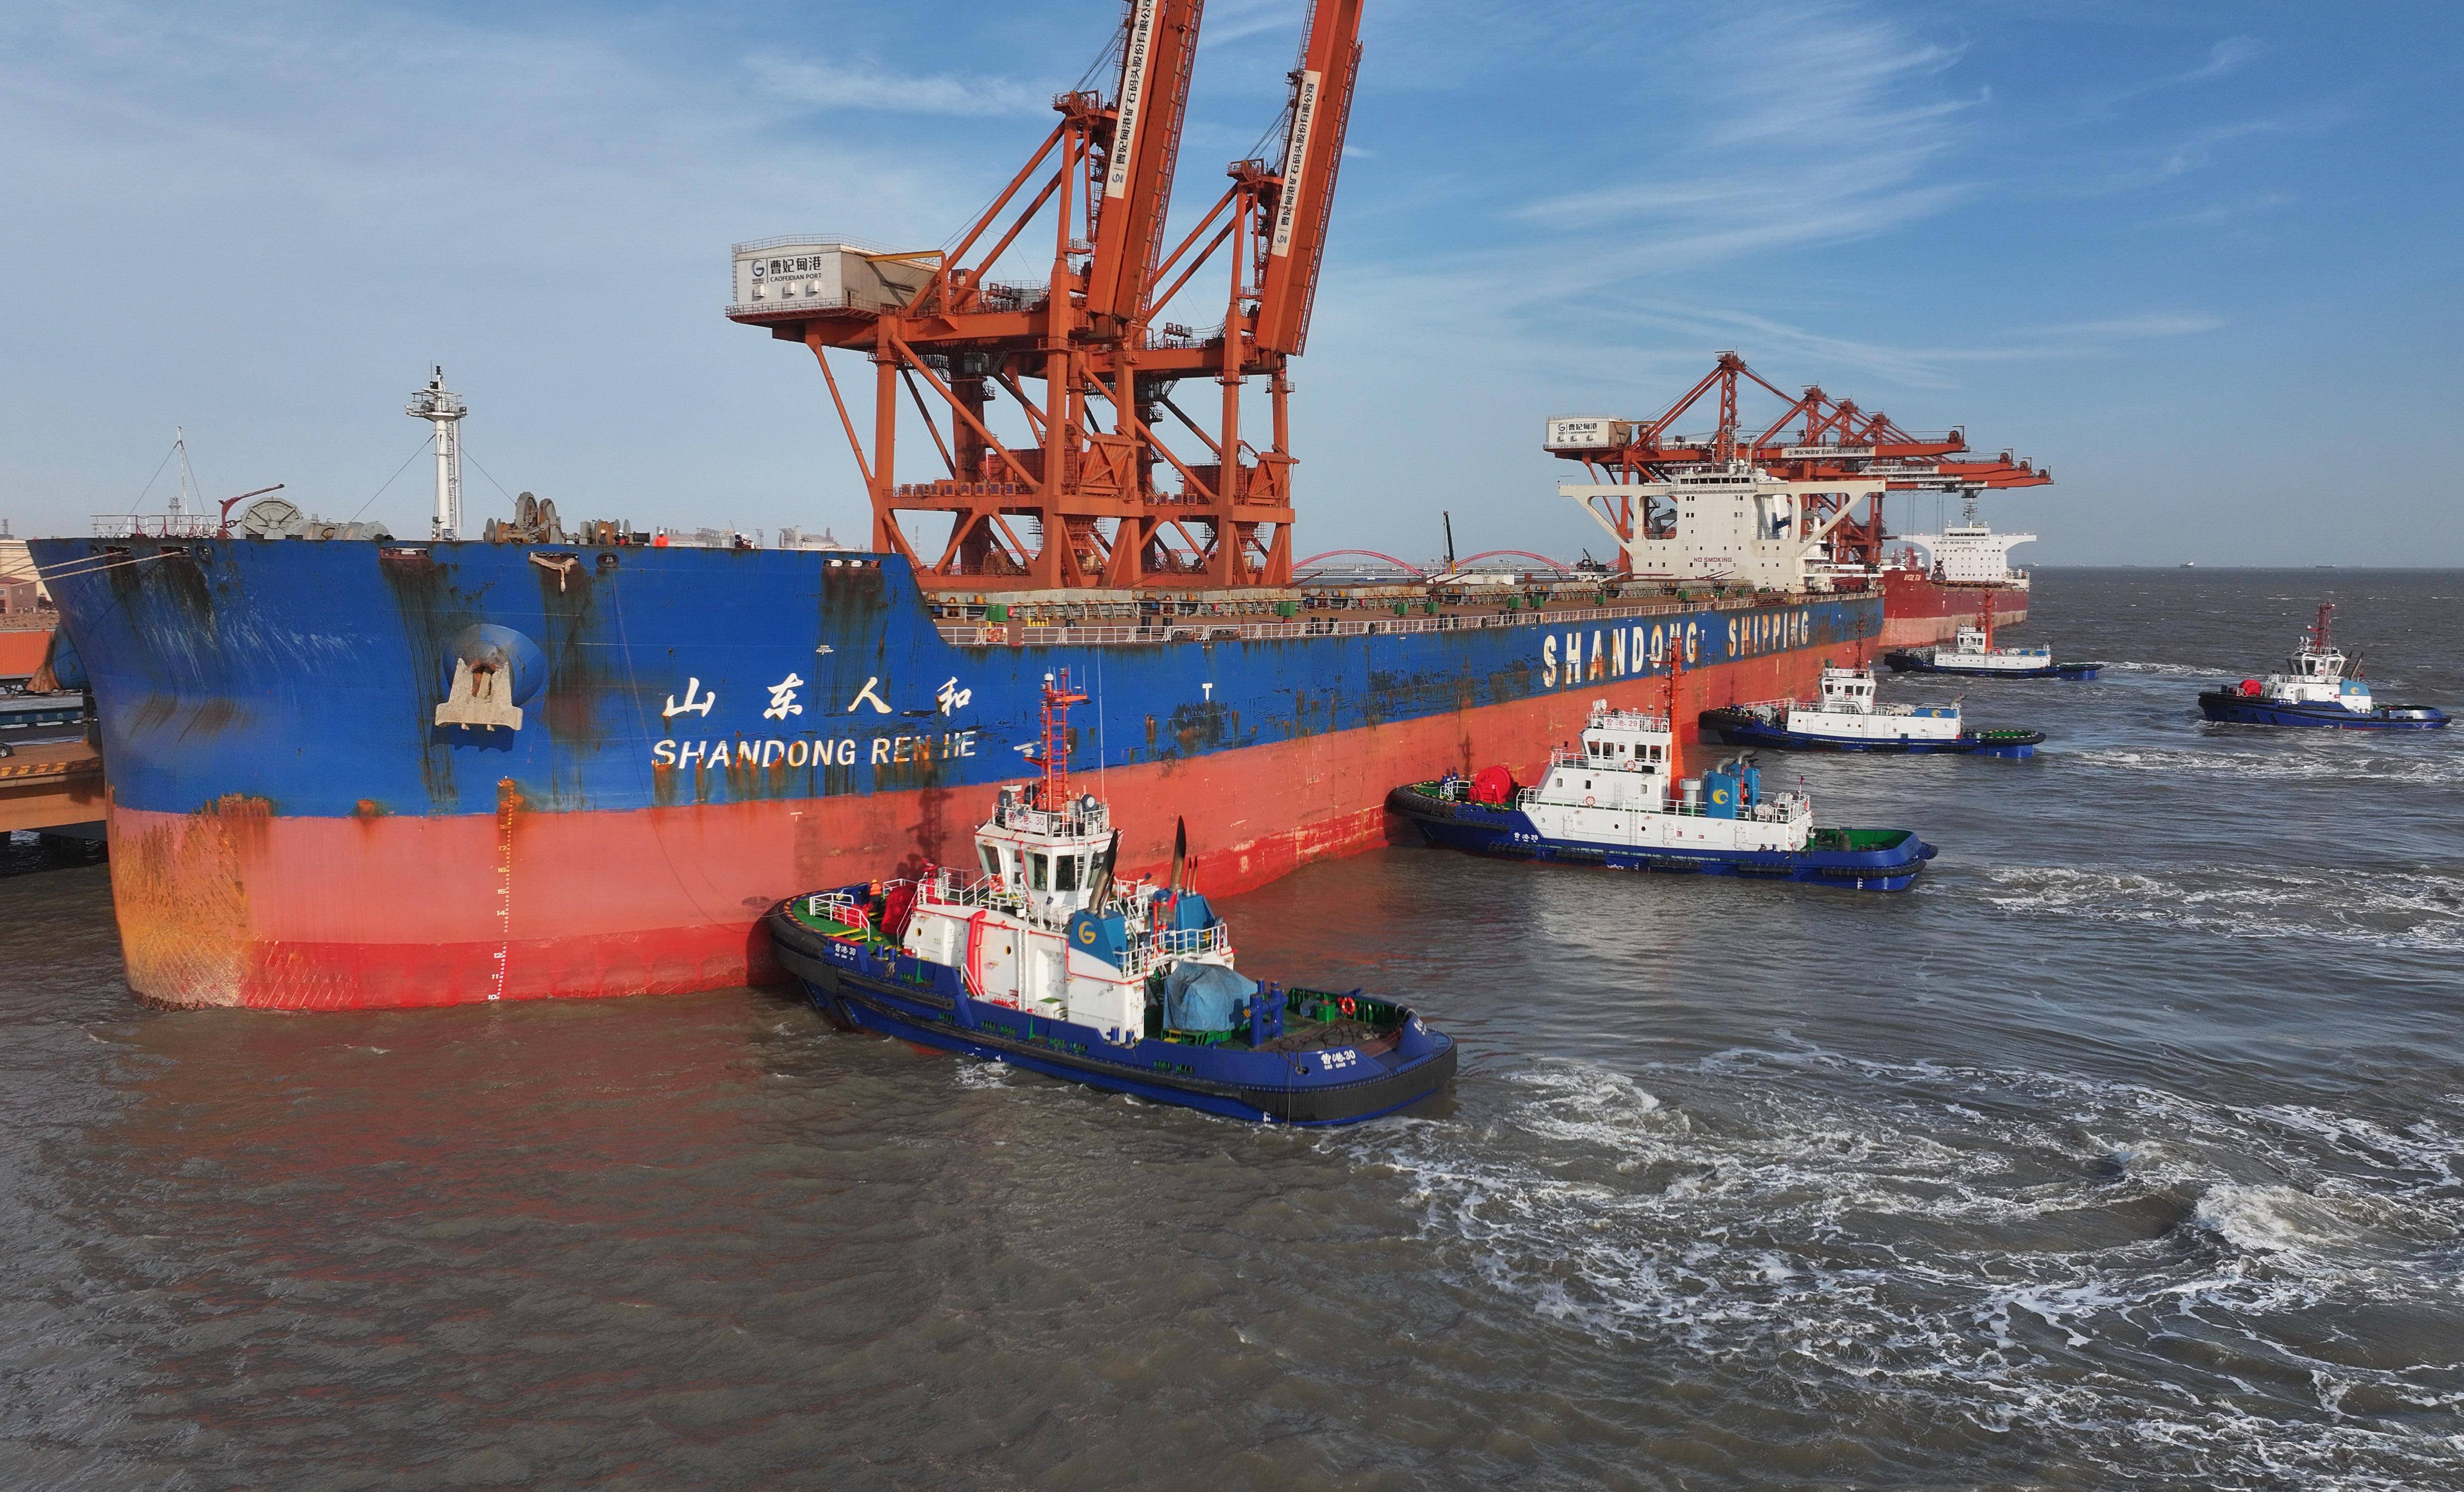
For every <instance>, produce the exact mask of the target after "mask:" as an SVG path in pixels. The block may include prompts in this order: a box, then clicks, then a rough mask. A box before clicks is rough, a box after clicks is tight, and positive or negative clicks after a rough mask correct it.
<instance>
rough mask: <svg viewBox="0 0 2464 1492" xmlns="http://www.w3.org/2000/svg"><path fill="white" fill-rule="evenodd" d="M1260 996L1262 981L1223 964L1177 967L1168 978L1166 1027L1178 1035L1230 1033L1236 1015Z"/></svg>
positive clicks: (1166, 986) (1165, 989)
mask: <svg viewBox="0 0 2464 1492" xmlns="http://www.w3.org/2000/svg"><path fill="white" fill-rule="evenodd" d="M1256 993H1258V981H1257V980H1255V979H1251V978H1244V977H1243V976H1241V975H1239V974H1236V973H1234V972H1233V971H1232V970H1230V969H1226V968H1224V967H1223V966H1222V965H1221V964H1210V963H1184V964H1175V965H1174V966H1173V971H1172V973H1170V974H1168V975H1166V976H1164V981H1163V1023H1164V1024H1165V1025H1166V1026H1169V1027H1171V1028H1172V1029H1173V1030H1175V1031H1229V1030H1231V1029H1232V1027H1233V1026H1234V1025H1235V1024H1236V1023H1237V1022H1236V1021H1235V1020H1233V1017H1232V1012H1233V1011H1234V1010H1235V1009H1236V1008H1238V1007H1239V1006H1240V1005H1242V1004H1243V1003H1244V1002H1245V1001H1246V1000H1247V999H1248V998H1249V997H1250V996H1252V995H1255V994H1256Z"/></svg>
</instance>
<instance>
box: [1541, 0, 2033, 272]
mask: <svg viewBox="0 0 2464 1492" xmlns="http://www.w3.org/2000/svg"><path fill="white" fill-rule="evenodd" d="M1669 50H1670V51H1671V52H1673V53H1678V54H1681V55H1683V56H1686V57H1693V58H1700V57H1751V58H1752V59H1753V62H1752V65H1751V69H1750V71H1751V74H1752V85H1751V86H1749V87H1739V88H1726V87H1723V88H1721V89H1718V90H1717V91H1716V92H1715V93H1711V94H1706V93H1705V92H1704V91H1703V90H1702V88H1701V82H1702V79H1703V77H1705V75H1704V73H1703V72H1702V71H1701V69H1700V68H1699V67H1698V66H1689V67H1686V68H1683V69H1674V68H1672V69H1669V70H1667V71H1666V73H1665V74H1664V75H1654V74H1652V73H1650V72H1649V71H1645V72H1644V73H1643V74H1642V75H1641V76H1640V77H1639V78H1638V83H1637V87H1636V94H1637V98H1636V99H1635V102H1636V104H1638V105H1639V106H1640V107H1639V111H1638V113H1639V117H1640V118H1643V119H1647V120H1652V121H1661V123H1662V127H1663V128H1664V123H1665V121H1669V120H1672V119H1674V120H1681V121H1688V122H1686V123H1684V124H1683V129H1682V132H1681V133H1680V134H1679V135H1678V136H1677V138H1675V139H1673V140H1669V139H1665V138H1657V137H1656V138H1654V139H1653V140H1652V142H1651V144H1652V147H1653V148H1651V149H1650V150H1649V151H1648V152H1645V151H1643V150H1640V149H1638V150H1634V151H1632V152H1620V151H1618V150H1616V149H1614V148H1611V149H1595V151H1593V152H1591V154H1592V155H1593V156H1594V158H1595V160H1596V161H1598V162H1599V163H1601V165H1603V166H1606V167H1607V169H1606V170H1603V171H1601V172H1600V173H1599V174H1611V173H1615V174H1619V175H1622V176H1623V178H1624V179H1621V180H1615V181H1613V182H1612V183H1611V184H1609V185H1605V186H1599V187H1587V188H1585V189H1583V190H1579V191H1573V192H1562V193H1558V194H1555V195H1551V196H1547V197H1542V198H1538V199H1536V200H1533V201H1529V202H1527V203H1525V204H1523V205H1521V206H1520V207H1517V208H1512V209H1510V210H1509V211H1508V213H1507V217H1508V218H1509V219H1510V220H1514V221H1519V222H1523V223H1528V224H1530V225H1532V226H1533V227H1535V228H1540V229H1545V230H1548V231H1549V233H1550V234H1551V240H1550V244H1549V246H1548V249H1547V251H1546V256H1547V257H1548V259H1549V260H1550V261H1551V262H1552V263H1553V265H1554V266H1555V269H1554V270H1553V271H1549V270H1544V271H1542V272H1541V273H1540V274H1537V275H1535V276H1534V277H1532V278H1530V279H1528V280H1526V281H1525V283H1526V285H1527V286H1528V287H1529V289H1530V290H1531V291H1533V292H1535V293H1537V294H1539V295H1542V296H1547V295H1551V294H1555V293H1561V292H1569V291H1573V290H1574V289H1576V288H1584V289H1588V290H1592V291H1596V290H1597V288H1598V287H1599V286H1600V285H1601V284H1602V283H1603V282H1604V281H1605V282H1614V281H1617V280H1623V279H1631V278H1635V277H1638V276H1642V275H1649V274H1667V273H1670V272H1674V271H1678V270H1683V269H1687V268H1691V267H1695V266H1700V265H1705V264H1711V263H1716V262H1721V261H1726V260H1733V259H1735V258H1738V257H1740V256H1745V255H1751V254H1757V253H1765V252H1774V251H1779V250H1785V249H1789V248H1793V247H1799V246H1804V245H1810V244H1820V243H1838V242H1845V241H1848V240H1853V239H1858V238H1864V237H1870V236H1872V235H1874V234H1877V233H1882V232H1887V231H1890V230H1894V229H1898V228H1902V227H1904V226H1906V225H1908V224H1911V223H1915V222H1919V221H1922V220H1924V219H1925V218H1929V217H1932V216H1935V215H1937V214H1939V213H1941V212H1943V211H1945V210H1947V208H1950V207H1952V206H1953V205H1954V204H1956V203H1957V202H1959V201H1960V200H1961V199H1962V198H1964V197H1965V196H1967V195H1968V194H1969V192H1970V190H1972V187H1970V185H1969V184H1968V183H1965V182H1961V181H1958V180H1953V179H1949V178H1948V177H1947V174H1946V172H1945V169H1944V167H1945V165H1946V163H1947V161H1948V160H1949V159H1950V158H1951V157H1952V156H1953V155H1954V153H1955V151H1956V148H1957V146H1958V145H1959V143H1960V141H1961V137H1962V128H1963V126H1962V121H1963V117H1964V116H1966V115H1967V114H1969V112H1970V111H1971V110H1973V109H1975V108H1976V107H1977V106H1978V105H1980V104H1981V103H1983V102H1985V101H1986V99H1987V98H1988V97H1989V96H1988V95H1987V94H1986V93H1984V92H1983V91H1981V90H1980V91H1975V92H1971V93H1968V94H1964V95H1956V94H1950V93H1947V92H1946V91H1944V89H1943V87H1942V86H1941V84H1942V79H1943V77H1944V75H1945V74H1947V72H1948V71H1949V70H1950V69H1951V68H1952V67H1953V66H1955V65H1956V63H1957V62H1958V60H1959V51H1958V49H1956V48H1954V47H1950V46H1947V45H1944V44H1942V43H1939V42H1934V41H1928V40H1926V39H1924V38H1923V37H1920V36H1918V35H1916V34H1914V33H1911V32H1910V31H1909V30H1908V29H1907V28H1905V27H1903V26H1902V25H1900V24H1899V23H1897V22H1894V21H1890V20H1886V19H1874V18H1870V17H1865V16H1860V15H1858V14H1855V13H1853V12H1849V11H1842V10H1839V9H1837V8H1835V7H1831V6H1794V7H1788V8H1783V9H1777V10H1764V11H1753V12H1750V13H1744V14H1733V15H1730V16H1728V17H1727V18H1726V19H1723V20H1721V21H1719V22H1717V23H1716V24H1714V25H1712V26H1711V27H1709V28H1708V29H1707V30H1706V31H1705V32H1704V33H1701V34H1699V35H1695V36H1688V37H1683V38H1681V39H1680V42H1679V44H1678V45H1676V46H1673V47H1671V48H1670V49H1669ZM1689 85H1690V86H1689ZM1611 117H1615V115H1614V113H1613V114H1612V115H1611ZM1697 121H1699V122H1697ZM1629 155H1630V156H1631V157H1632V158H1637V159H1648V160H1650V161H1651V162H1653V163H1654V165H1653V166H1652V167H1649V168H1629V169H1627V170H1624V171H1622V172H1619V171H1617V168H1616V167H1615V166H1609V165H1608V163H1612V162H1616V161H1618V160H1620V159H1621V158H1624V157H1627V156H1629Z"/></svg>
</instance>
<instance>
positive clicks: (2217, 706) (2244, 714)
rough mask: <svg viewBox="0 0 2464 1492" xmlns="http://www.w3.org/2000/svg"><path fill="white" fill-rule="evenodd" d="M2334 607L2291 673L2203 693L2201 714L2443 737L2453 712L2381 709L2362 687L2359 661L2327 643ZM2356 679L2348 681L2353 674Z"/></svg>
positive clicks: (2327, 606) (2322, 612)
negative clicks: (2430, 733) (2348, 674)
mask: <svg viewBox="0 0 2464 1492" xmlns="http://www.w3.org/2000/svg"><path fill="white" fill-rule="evenodd" d="M2335 611H2336V605H2335V603H2333V602H2327V603H2322V604H2321V606H2320V607H2319V621H2318V623H2317V625H2313V626H2312V627H2311V628H2310V629H2309V630H2308V631H2307V632H2305V633H2303V634H2302V638H2301V647H2300V649H2299V651H2297V652H2296V653H2294V655H2293V656H2292V657H2291V658H2289V659H2287V660H2285V666H2284V667H2285V671H2284V672H2282V673H2271V674H2269V675H2268V676H2267V677H2266V678H2264V679H2244V680H2242V681H2241V682H2240V683H2239V684H2235V685H2228V686H2226V687H2224V688H2222V689H2211V690H2205V691H2201V692H2200V694H2199V712H2200V713H2202V714H2204V715H2206V716H2207V717H2208V718H2209V719H2211V720H2221V721H2225V722H2228V723H2230V724H2234V725H2323V726H2331V727H2334V728H2336V729H2338V730H2345V731H2443V730H2445V729H2446V728H2447V712H2445V711H2443V710H2439V709H2435V708H2433V707H2431V706H2430V705H2380V704H2374V703H2372V702H2371V699H2370V687H2369V686H2368V685H2367V684H2365V683H2363V682H2362V679H2361V671H2362V670H2361V664H2360V660H2359V659H2358V658H2352V659H2348V658H2346V657H2345V656H2344V654H2343V652H2342V651H2341V650H2340V649H2338V648H2337V647H2334V646H2333V645H2332V644H2330V643H2329V642H2328V640H2327V626H2328V623H2329V621H2330V620H2331V619H2332V618H2333V617H2334V615H2335ZM2347 669H2350V676H2349V677H2348V676H2347V672H2346V670H2347Z"/></svg>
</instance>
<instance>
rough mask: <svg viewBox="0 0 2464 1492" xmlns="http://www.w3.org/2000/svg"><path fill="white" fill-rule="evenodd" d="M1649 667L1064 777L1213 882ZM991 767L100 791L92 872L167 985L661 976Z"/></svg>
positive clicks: (1759, 671)
mask: <svg viewBox="0 0 2464 1492" xmlns="http://www.w3.org/2000/svg"><path fill="white" fill-rule="evenodd" d="M1821 664H1822V659H1821V657H1820V656H1819V655H1818V654H1816V653H1815V652H1814V651H1812V650H1800V651H1797V652H1793V653H1784V654H1778V655H1774V656H1768V657H1762V658H1753V659H1746V660H1742V661H1738V662H1734V663H1727V664H1721V665H1717V666H1714V667H1710V668H1706V669H1704V670H1703V671H1701V672H1699V673H1692V674H1688V675H1686V676H1685V678H1684V680H1683V683H1682V684H1681V686H1680V694H1681V698H1680V701H1679V710H1678V716H1679V719H1680V721H1681V722H1683V733H1684V735H1686V736H1687V737H1688V738H1690V737H1691V736H1692V735H1693V726H1692V722H1693V720H1694V717H1695V715H1696V714H1697V713H1699V712H1700V711H1702V710H1704V709H1707V708H1710V707H1712V706H1715V705H1725V704H1732V703H1735V702H1738V701H1741V700H1755V699H1768V698H1772V697H1776V696H1779V695H1783V694H1792V693H1807V692H1811V691H1812V689H1813V687H1814V683H1815V675H1816V674H1817V673H1818V671H1819V670H1820V668H1821ZM1664 689H1665V685H1664V683H1663V682H1662V681H1661V680H1657V679H1625V680H1618V681H1616V682H1614V683H1611V682H1600V681H1594V682H1591V683H1588V684H1585V685H1583V686H1579V687H1576V688H1573V689H1569V690H1567V691H1563V692H1560V693H1555V694H1551V695H1546V696H1542V697H1539V698H1534V699H1528V700H1521V701H1517V702H1514V703H1511V704H1505V705H1493V706H1487V707H1485V708H1481V709H1473V710H1464V711H1459V712H1455V713H1448V714H1441V715H1433V716H1430V717H1427V718H1425V719H1420V720H1414V721H1409V722H1404V723H1400V724H1393V725H1379V726H1374V727H1369V728H1366V729H1362V730H1357V731H1348V732H1343V733H1340V734H1336V735H1322V736H1310V737H1305V738H1302V739H1298V740H1293V741H1287V742H1282V743H1278V744H1275V745H1269V746H1257V747H1250V748H1247V749H1245V750H1241V751H1234V752H1225V753H1221V754H1218V755H1213V756H1206V757H1196V758H1193V759H1190V760H1185V761H1169V762H1157V763H1147V764H1142V765H1139V766H1134V767H1116V768H1113V769H1111V771H1110V772H1108V773H1106V774H1104V775H1102V777H1100V778H1087V779H1083V780H1087V781H1088V783H1089V786H1090V787H1093V788H1095V789H1096V790H1097V791H1100V792H1101V793H1103V794H1104V796H1105V797H1106V798H1107V799H1109V800H1110V801H1111V805H1112V814H1113V818H1114V820H1115V822H1117V823H1120V824H1122V825H1123V840H1122V862H1123V865H1124V867H1128V868H1130V869H1133V870H1134V869H1136V868H1139V867H1144V868H1146V869H1148V870H1151V871H1155V870H1160V869H1161V868H1162V867H1163V866H1164V865H1165V864H1166V862H1167V861H1168V859H1169V857H1170V854H1171V845H1172V838H1173V826H1174V823H1175V821H1176V819H1177V818H1180V817H1184V816H1185V817H1186V818H1187V820H1188V823H1189V831H1190V838H1191V849H1192V854H1193V859H1194V867H1195V876H1194V879H1195V880H1196V882H1197V884H1198V885H1199V887H1200V888H1202V889H1205V890H1206V891H1208V892H1209V893H1211V894H1215V895H1228V894H1233V893H1237V892H1240V891H1243V890H1248V889H1253V888H1255V887H1258V886H1262V885H1265V883H1266V882H1268V881H1272V880H1274V879H1276V878H1277V877H1279V876H1282V875H1284V874H1286V873H1287V872H1288V871H1290V870H1292V869H1294V868H1296V867H1300V866H1303V865H1307V864H1309V863H1310V862H1312V861H1316V860H1325V859H1331V858H1333V857H1336V856H1341V855H1349V854H1354V853H1357V852H1359V851H1361V850H1364V849H1368V848H1371V847H1373V846H1375V845H1381V844H1384V843H1386V842H1387V837H1388V827H1387V819H1386V812H1385V809H1384V806H1383V803H1384V800H1385V796H1386V792H1387V790H1388V789H1389V788H1391V787H1393V786H1395V785H1396V784H1397V783H1399V782H1408V781H1416V780H1419V779H1425V778H1429V777H1433V776H1436V775H1438V774H1439V773H1441V772H1443V771H1445V770H1446V769H1447V768H1449V767H1451V768H1454V769H1457V770H1459V771H1465V772H1468V771H1472V770H1475V769H1477V768H1479V767H1482V766H1485V765H1488V764H1490V763H1493V762H1504V763H1506V764H1507V765H1509V766H1511V767H1512V768H1513V769H1514V770H1515V771H1516V773H1517V774H1518V775H1519V776H1524V777H1526V778H1529V777H1532V776H1536V775H1537V772H1538V770H1539V769H1540V768H1541V767H1542V766H1543V765H1545V763H1546V762H1547V759H1548V753H1549V749H1550V747H1551V745H1554V744H1559V743H1562V742H1565V741H1569V740H1572V739H1573V738H1574V736H1575V735H1577V734H1579V732H1580V731H1581V728H1582V723H1583V718H1584V714H1585V712H1586V710H1587V708H1588V706H1589V702H1590V701H1591V700H1593V699H1595V698H1600V697H1603V696H1605V697H1607V698H1609V699H1611V700H1612V701H1614V702H1616V703H1617V704H1619V705H1622V706H1625V707H1628V708H1642V707H1652V708H1655V709H1656V708H1657V707H1658V706H1659V705H1660V703H1661V699H1662V697H1663V691H1664ZM995 791H996V789H995V788H994V787H993V786H990V785H986V786H980V787H965V788H953V789H946V790H940V789H935V790H927V791H922V792H906V793H891V794H874V795H870V796H866V797H843V798H815V799H778V800H756V801H747V802H734V803H713V804H696V805H690V806H677V807H666V808H644V809H635V810H628V811H621V812H616V811H611V812H571V813H557V812H543V811H535V810H532V809H530V808H528V807H527V806H526V805H525V804H524V803H523V802H522V801H521V799H520V797H519V795H518V793H517V791H515V789H514V787H513V785H512V784H511V783H510V782H508V783H506V784H505V785H504V789H503V792H502V795H501V801H500V803H499V807H498V811H497V812H496V813H495V815H494V816H493V817H477V816H458V817H454V818H449V819H422V818H411V817H407V816H402V817H396V816H390V815H376V816H370V817H366V818H351V819H312V818H282V817H277V816H275V815H274V814H273V813H271V812H270V811H269V809H268V807H267V805H266V804H265V803H264V802H262V801H257V800H248V799H228V800H225V801H222V802H221V803H218V804H216V805H214V806H212V807H210V808H208V809H204V810H201V811H198V812H195V813H189V814H168V813H158V812H148V811H143V810H139V809H133V808H126V807H121V806H118V805H115V806H114V807H113V809H112V812H111V817H110V832H111V852H112V865H113V876H112V890H113V896H114V900H115V902H116V904H117V909H118V911H119V917H120V928H121V947H122V950H123V954H124V956H125V958H126V962H127V972H128V982H129V984H130V985H131V986H132V987H133V988H135V989H136V991H137V992H138V994H139V995H141V996H143V997H144V998H147V999H149V1000H152V1001H154V1002H156V1003H160V1004H168V1005H183V1006H192V1005H239V1006H249V1007H253V1008H258V1009H275V1010H367V1009H394V1008H402V1007H408V1006H419V1005H452V1004H468V1003H475V1002H480V1001H486V1000H493V999H535V998H548V997H592V996H606V995H633V994H674V993H681V992H685V991H690V990H703V989H716V988H723V987H726V986H730V985H736V984H743V983H747V982H766V981H771V980H775V979H777V978H778V977H780V974H779V970H778V968H777V965H776V964H775V963H774V962H773V960H772V958H771V955H770V950H769V945H768V943H767V942H766V940H765V939H764V938H763V936H762V935H761V933H760V932H759V919H760V916H761V914H762V912H763V911H766V910H767V909H768V908H769V907H770V906H771V905H773V904H774V903H776V902H777V901H779V900H780V899H781V898H782V897H785V896H789V895H793V894H795V893H796V892H798V891H803V890H807V889H812V888H815V887H823V886H835V885H845V884H847V883H850V882H855V881H865V880H870V879H874V878H877V877H883V876H890V875H901V874H906V875H912V874H914V873H915V872H916V871H918V870H919V869H921V868H922V867H924V866H926V865H928V864H968V863H971V861H972V859H973V848H972V837H973V835H974V831H975V828H976V825H977V824H979V823H981V822H982V821H983V819H984V818H985V817H986V816H987V815H988V814H989V812H990V811H991V807H992V801H993V795H994V793H995Z"/></svg>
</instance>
